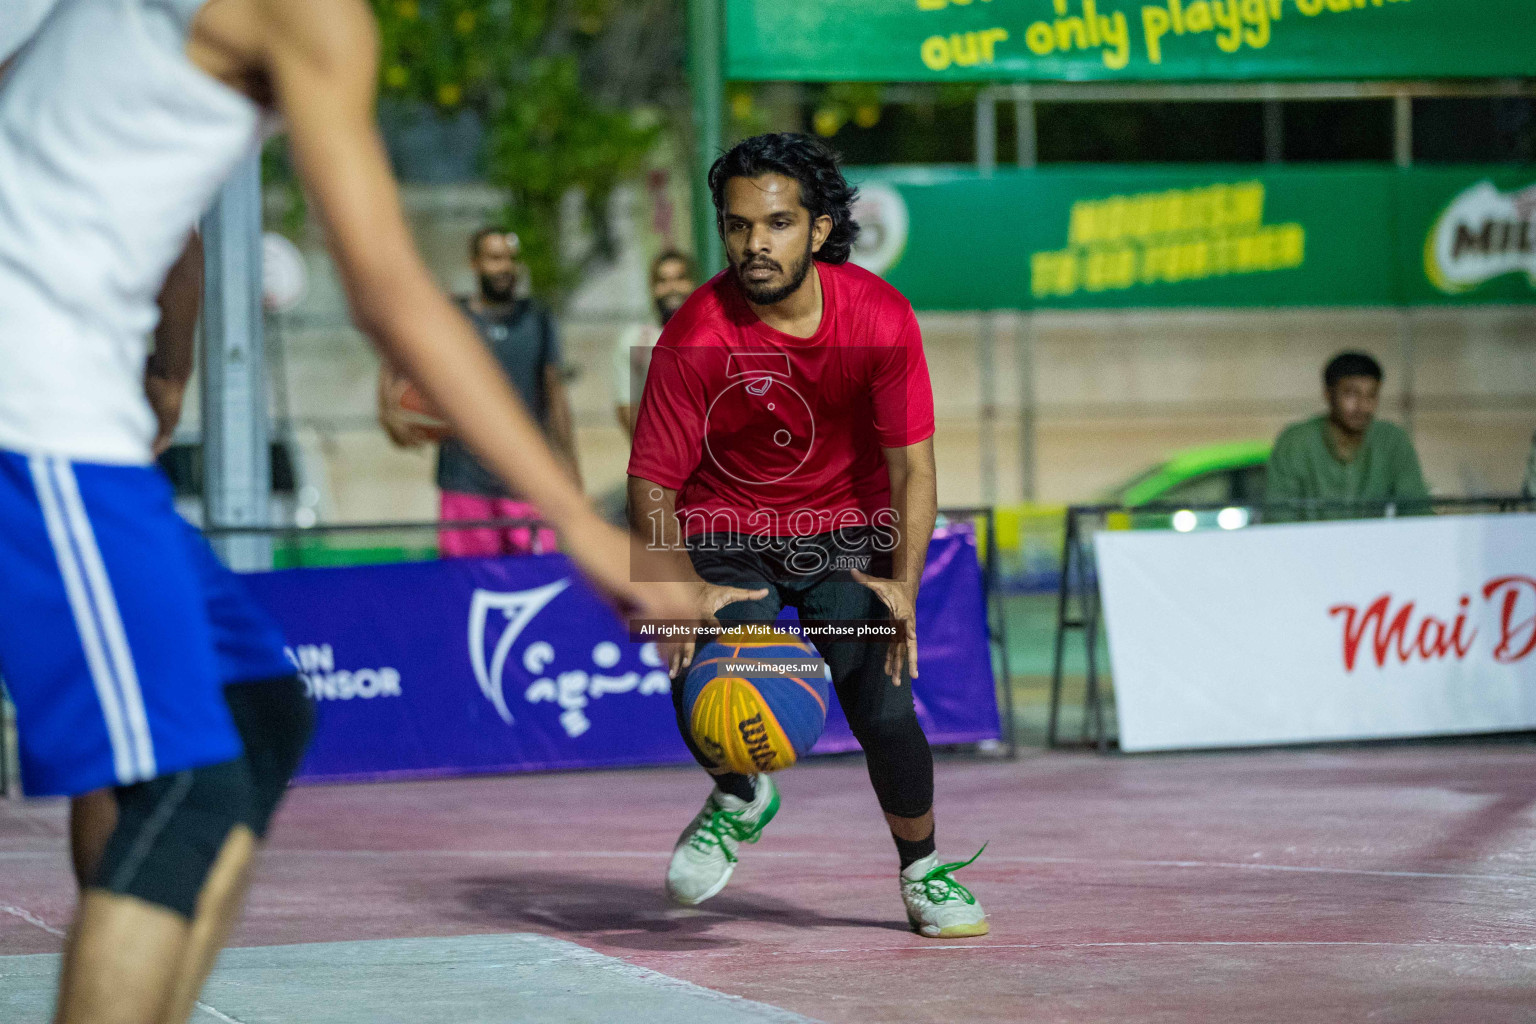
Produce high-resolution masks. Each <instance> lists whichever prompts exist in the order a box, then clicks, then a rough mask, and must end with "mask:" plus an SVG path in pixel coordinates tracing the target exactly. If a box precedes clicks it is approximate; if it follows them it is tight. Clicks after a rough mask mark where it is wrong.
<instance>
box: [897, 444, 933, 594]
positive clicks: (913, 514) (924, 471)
mask: <svg viewBox="0 0 1536 1024" xmlns="http://www.w3.org/2000/svg"><path fill="white" fill-rule="evenodd" d="M924 456H925V451H924V450H923V449H921V448H919V449H917V450H915V451H913V450H907V451H904V452H902V453H901V454H900V455H898V456H896V457H894V458H892V459H891V460H890V463H889V468H890V476H891V507H892V509H893V510H894V511H895V512H896V514H897V516H898V517H899V518H898V520H897V541H896V549H895V551H893V552H892V555H891V571H892V572H893V573H894V574H895V577H896V579H897V580H899V581H901V582H902V583H905V584H907V585H908V586H910V587H911V588H912V593H913V594H916V593H917V589H918V587H919V585H920V584H921V583H922V581H923V568H924V567H925V566H926V565H927V564H928V543H929V541H931V540H932V539H933V525H934V523H935V522H937V521H938V515H939V494H938V478H937V475H936V474H935V473H934V470H933V465H932V463H931V461H930V460H929V459H928V458H925V457H924Z"/></svg>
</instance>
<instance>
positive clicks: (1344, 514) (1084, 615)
mask: <svg viewBox="0 0 1536 1024" xmlns="http://www.w3.org/2000/svg"><path fill="white" fill-rule="evenodd" d="M1532 511H1536V498H1532V497H1518V496H1510V495H1494V496H1488V497H1471V498H1430V499H1428V500H1427V501H1423V500H1410V501H1406V502H1402V501H1369V502H1364V501H1323V500H1317V499H1296V500H1288V501H1273V502H1259V503H1252V504H1245V503H1243V502H1231V501H1228V502H1209V503H1194V504H1177V503H1172V502H1156V503H1152V504H1147V505H1135V506H1130V505H1072V506H1069V507H1068V508H1067V511H1066V530H1065V537H1064V540H1063V542H1062V553H1061V560H1062V565H1061V584H1060V587H1059V589H1058V594H1057V601H1056V635H1055V641H1054V648H1053V652H1052V663H1051V696H1050V718H1049V723H1048V725H1047V727H1046V746H1048V747H1051V748H1057V747H1061V746H1066V745H1067V744H1064V743H1062V742H1061V740H1060V725H1061V711H1062V704H1063V689H1064V684H1065V676H1066V655H1067V649H1068V648H1067V645H1068V640H1067V636H1068V634H1069V633H1077V634H1080V635H1081V638H1082V644H1083V659H1084V665H1085V668H1086V671H1085V673H1084V679H1083V704H1082V723H1081V728H1080V730H1079V736H1078V739H1077V742H1076V743H1075V744H1073V745H1075V746H1088V747H1093V748H1095V749H1097V750H1099V751H1100V752H1105V751H1108V750H1109V749H1110V745H1111V743H1112V742H1113V737H1112V736H1111V733H1110V729H1109V726H1108V724H1107V718H1108V709H1107V708H1106V692H1107V691H1108V690H1109V685H1110V683H1111V681H1112V677H1106V673H1104V672H1103V671H1102V670H1101V668H1100V664H1099V663H1100V655H1101V654H1102V653H1103V652H1102V651H1101V650H1100V647H1099V642H1100V639H1101V630H1100V626H1101V623H1102V621H1103V609H1102V606H1101V602H1100V597H1099V578H1098V571H1097V568H1096V566H1095V564H1094V557H1093V536H1094V534H1096V533H1098V532H1099V531H1100V530H1103V529H1121V530H1125V529H1164V530H1168V529H1171V530H1176V531H1178V532H1181V533H1187V532H1192V531H1194V530H1199V529H1212V528H1214V529H1225V530H1233V529H1242V528H1245V527H1248V526H1257V525H1261V524H1263V523H1266V522H1267V523H1276V522H1283V523H1297V522H1323V521H1336V520H1347V519H1390V518H1394V517H1398V516H1409V515H1437V514H1457V513H1460V514H1503V513H1509V512H1532Z"/></svg>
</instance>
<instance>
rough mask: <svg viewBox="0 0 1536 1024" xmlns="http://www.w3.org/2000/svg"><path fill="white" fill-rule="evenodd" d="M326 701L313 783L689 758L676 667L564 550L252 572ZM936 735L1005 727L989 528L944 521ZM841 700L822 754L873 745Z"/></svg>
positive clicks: (932, 718) (924, 674) (929, 599)
mask: <svg viewBox="0 0 1536 1024" xmlns="http://www.w3.org/2000/svg"><path fill="white" fill-rule="evenodd" d="M245 579H246V580H247V581H248V583H249V584H250V587H251V590H252V592H253V593H254V594H255V595H256V597H257V599H258V600H259V601H261V602H262V603H263V604H264V605H265V606H266V607H267V608H268V609H269V610H270V611H271V612H272V614H273V615H275V616H276V617H277V620H278V622H279V623H280V624H281V625H282V627H283V631H284V633H285V634H286V635H287V637H288V640H289V644H290V647H289V650H290V653H291V655H292V657H293V658H294V660H295V661H296V662H297V663H298V665H299V668H300V670H301V672H302V673H303V675H304V678H305V680H306V683H307V685H308V687H309V689H310V692H311V695H312V696H313V697H314V698H315V701H316V705H317V711H318V724H317V727H316V731H315V740H314V744H313V746H312V747H311V749H310V753H309V756H308V758H307V759H306V760H305V762H304V765H303V768H302V769H301V770H300V778H303V779H308V780H315V781H342V780H357V781H362V780H369V779H385V778H410V777H420V776H430V775H466V774H474V773H481V772H507V771H534V770H547V769H556V768H597V767H612V766H618V765H649V764H669V763H679V762H686V761H688V760H690V758H689V755H688V751H687V748H686V747H684V746H683V742H682V740H681V738H679V736H678V735H677V726H676V724H675V720H674V718H673V713H672V701H671V697H670V696H669V694H670V687H669V681H668V679H667V673H666V670H665V669H664V668H663V667H662V665H661V661H660V659H659V658H658V657H657V655H656V650H655V647H654V645H651V644H645V645H640V644H635V643H632V642H630V641H629V639H628V636H627V634H626V632H625V629H624V627H623V625H622V624H621V623H620V621H619V619H618V618H617V617H616V616H615V615H614V613H613V612H612V611H611V610H610V609H609V608H608V606H607V605H605V604H604V603H603V602H602V600H601V599H599V598H598V597H597V596H596V594H595V593H594V592H593V591H592V590H591V589H589V588H588V587H587V585H586V584H585V582H583V581H582V580H581V578H580V577H579V576H577V575H576V573H575V571H574V570H573V568H572V566H571V563H570V562H569V561H568V560H567V559H566V558H565V557H563V556H561V555H530V556H525V557H521V558H495V559H492V558H486V559H479V558H476V559H453V560H445V561H439V562H418V563H410V564H402V565H381V566H366V567H349V568H337V569H288V570H282V571H278V572H268V573H253V574H251V575H249V576H246V577H245ZM917 618H918V639H919V654H918V656H919V659H920V674H919V677H918V679H917V680H916V681H915V683H914V685H913V695H914V697H915V698H916V700H917V706H918V717H919V718H920V720H921V721H922V724H923V728H924V730H925V731H926V732H927V734H928V738H929V739H930V740H931V741H932V742H934V743H970V742H976V741H978V740H983V739H994V738H997V737H998V736H1000V735H1001V730H1000V720H999V717H998V712H997V699H996V692H995V690H994V688H993V682H992V667H991V655H990V652H989V649H988V644H987V627H986V621H987V620H986V604H985V598H984V595H983V590H982V583H981V570H980V568H979V566H978V563H977V560H976V537H975V533H974V531H973V530H972V529H971V528H970V527H969V526H951V527H946V528H944V529H942V530H940V531H938V532H936V533H935V535H934V539H933V543H932V545H931V546H930V548H929V552H928V565H927V568H926V569H925V570H924V572H923V586H922V589H921V591H920V592H919V596H918V602H917ZM857 747H858V744H857V743H856V741H855V740H854V738H853V736H852V734H851V733H850V732H849V731H848V724H847V722H846V720H845V719H844V718H843V714H842V711H841V710H840V709H839V708H838V707H837V706H836V702H835V701H834V703H833V707H832V711H831V714H830V715H829V718H828V721H827V730H826V733H825V734H824V735H823V736H822V739H821V742H819V743H818V744H817V745H816V750H817V751H818V752H835V751H842V750H854V749H857Z"/></svg>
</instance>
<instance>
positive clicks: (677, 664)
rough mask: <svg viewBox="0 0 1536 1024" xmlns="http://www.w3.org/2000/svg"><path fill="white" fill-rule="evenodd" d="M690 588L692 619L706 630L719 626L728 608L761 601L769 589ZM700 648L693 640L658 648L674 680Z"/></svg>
mask: <svg viewBox="0 0 1536 1024" xmlns="http://www.w3.org/2000/svg"><path fill="white" fill-rule="evenodd" d="M687 586H688V587H689V591H690V595H691V601H692V608H691V610H692V614H691V615H690V616H689V617H690V618H694V619H697V620H698V621H699V622H701V623H703V624H704V625H706V626H717V625H719V624H720V623H719V621H718V620H717V619H716V618H715V613H716V612H718V611H719V610H720V609H721V608H724V607H725V606H726V605H728V604H735V603H736V602H737V601H757V600H760V599H762V598H765V597H767V596H768V588H767V587H759V588H758V589H756V590H747V589H746V588H744V587H726V586H721V585H720V584H718V583H706V582H704V581H703V580H698V581H696V582H694V583H690V584H687ZM697 647H698V641H697V640H696V639H694V638H691V637H690V638H689V639H687V640H672V641H669V642H667V643H661V644H657V645H656V648H657V650H658V651H660V652H661V656H662V658H663V659H664V660H665V661H666V663H667V672H668V673H669V674H670V675H671V676H672V677H673V678H674V679H675V678H677V674H678V673H679V672H681V671H683V670H684V669H685V668H687V667H688V666H689V665H690V664H692V662H693V655H694V652H695V650H696V649H697Z"/></svg>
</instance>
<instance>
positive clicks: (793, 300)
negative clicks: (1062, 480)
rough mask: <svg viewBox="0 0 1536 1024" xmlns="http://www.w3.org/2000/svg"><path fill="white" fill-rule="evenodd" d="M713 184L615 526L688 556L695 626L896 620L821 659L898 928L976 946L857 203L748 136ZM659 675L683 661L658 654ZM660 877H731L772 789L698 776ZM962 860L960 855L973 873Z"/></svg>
mask: <svg viewBox="0 0 1536 1024" xmlns="http://www.w3.org/2000/svg"><path fill="white" fill-rule="evenodd" d="M709 184H710V189H711V192H712V193H713V197H714V203H715V209H716V212H717V215H718V218H719V228H720V232H721V236H722V238H723V239H724V241H725V248H726V255H727V257H728V259H729V261H730V267H729V269H727V270H725V271H724V272H722V273H720V274H719V275H717V276H716V277H715V278H714V279H713V280H712V281H710V282H709V283H708V284H706V285H705V286H704V287H703V288H700V289H699V290H698V291H697V292H695V293H694V294H693V296H692V297H691V298H689V300H688V302H687V303H686V304H685V305H684V306H683V308H682V309H681V310H679V311H678V312H677V314H676V315H675V316H673V318H672V320H671V321H670V322H669V323H668V324H667V328H666V330H665V331H664V332H663V334H662V337H661V340H660V341H659V342H658V343H657V345H656V351H655V355H654V356H653V357H652V362H651V369H650V373H649V375H648V377H647V379H646V387H645V393H644V396H643V397H642V399H641V402H640V412H639V415H638V417H637V420H636V426H635V438H634V448H633V451H632V453H631V455H630V461H629V502H630V508H631V510H632V518H633V521H634V524H635V526H636V528H637V529H638V530H639V532H640V533H641V535H642V536H645V537H647V538H648V539H649V542H650V543H651V545H652V546H653V547H668V546H675V545H676V544H677V543H678V541H679V539H681V540H682V542H683V543H684V545H685V546H686V550H687V553H688V556H689V563H690V564H691V567H692V573H691V575H692V576H693V578H692V580H691V581H690V582H691V583H692V584H693V585H694V587H695V592H696V594H697V602H698V612H699V614H700V617H701V618H708V617H710V616H711V615H715V616H716V617H718V619H719V620H720V621H721V622H723V623H727V624H730V623H747V622H754V623H755V622H772V621H773V620H774V619H775V618H776V617H777V616H778V613H779V612H780V611H781V610H782V609H783V607H784V606H785V605H791V606H793V607H795V608H796V609H797V610H798V611H799V613H800V618H801V621H802V622H805V623H825V622H838V621H845V622H846V621H854V620H886V619H894V620H897V621H899V622H901V623H903V624H904V626H905V633H904V637H903V639H901V640H899V641H898V642H896V643H894V644H890V645H886V644H877V643H874V642H868V641H860V640H848V641H836V642H832V641H827V640H821V639H819V640H817V641H816V646H817V648H818V650H820V652H821V653H822V655H823V657H824V658H825V659H826V662H827V665H828V667H829V668H830V670H831V674H832V683H833V685H834V687H835V688H836V689H837V695H838V701H839V702H840V703H841V705H842V707H843V710H844V712H845V713H846V714H847V716H848V721H849V724H850V725H851V726H852V728H853V732H854V735H855V736H856V737H857V738H858V740H859V743H860V744H861V745H862V746H863V748H864V752H865V755H866V758H867V760H868V764H869V775H870V780H871V782H872V783H873V784H874V789H875V794H876V796H877V798H878V799H879V802H880V807H881V809H882V810H883V811H884V812H885V817H886V821H887V822H888V823H889V825H890V829H891V834H892V837H893V838H894V839H895V841H896V848H897V852H898V854H899V855H900V858H901V873H900V886H901V892H902V897H903V900H904V902H905V903H906V908H907V916H908V920H909V921H910V922H911V924H912V926H913V928H915V929H916V930H917V931H918V932H919V933H921V934H923V935H927V936H930V937H946V938H947V937H955V936H965V935H981V934H985V933H986V931H987V919H986V914H985V913H984V912H983V911H982V909H981V906H980V904H978V903H977V901H976V899H975V897H974V896H972V895H971V893H970V892H969V891H968V890H967V889H966V888H965V887H964V886H962V885H961V884H960V883H959V882H957V881H955V879H954V878H953V877H952V874H951V872H953V871H954V870H955V869H956V868H958V867H961V866H963V865H962V864H958V863H951V864H941V863H940V862H939V860H938V856H937V854H936V852H935V846H934V825H933V756H932V754H931V752H930V751H929V748H928V741H927V738H926V737H925V736H924V735H923V731H922V728H921V726H920V725H919V724H918V721H917V714H916V711H915V709H914V707H913V703H912V691H911V687H910V686H908V685H906V678H905V675H904V669H910V671H911V674H913V675H916V673H917V636H916V631H915V620H914V609H915V606H916V600H917V588H918V583H919V581H920V580H921V578H922V570H923V564H924V561H925V559H926V557H927V549H928V541H929V538H930V537H931V536H932V533H933V524H934V518H935V515H936V514H937V505H938V499H937V489H936V485H935V476H934V462H933V391H932V387H931V385H930V383H929V379H928V366H927V362H926V361H925V359H924V357H923V347H922V337H921V335H920V333H919V330H918V325H917V319H916V317H915V316H914V315H913V313H912V307H911V305H910V304H909V303H908V302H907V300H906V299H905V298H903V297H902V295H901V294H900V293H899V292H897V291H896V290H895V289H894V288H892V287H890V286H889V285H887V284H886V283H885V282H884V281H882V280H880V279H879V278H878V277H876V276H875V275H873V274H871V273H869V272H867V271H865V270H863V269H861V268H859V267H857V266H854V265H852V264H850V263H848V257H849V254H850V252H851V251H852V248H853V241H854V238H855V237H856V235H857V233H858V225H857V224H856V223H854V221H853V219H852V216H851V214H850V207H851V203H852V201H853V199H854V197H855V196H856V192H855V190H854V189H853V188H852V187H851V186H850V185H849V184H848V182H847V181H846V180H845V179H844V178H843V175H842V172H841V170H840V169H839V168H838V166H837V160H836V158H835V157H834V156H833V154H832V153H831V151H829V150H828V149H827V148H826V147H825V146H823V145H822V144H821V143H820V142H818V141H816V140H814V139H812V138H809V137H807V136H804V135H789V134H775V135H761V136H758V137H756V138H752V139H748V140H747V141H745V142H743V143H741V144H739V145H738V146H736V147H735V148H734V149H732V150H731V151H730V152H729V153H727V154H726V155H725V156H723V157H721V158H720V159H719V160H718V161H717V162H716V163H715V165H714V167H713V168H712V169H711V171H710V175H709ZM670 655H671V667H672V669H673V672H674V675H677V674H679V673H680V672H681V671H682V670H683V669H684V668H685V666H686V664H687V661H688V659H689V658H690V657H691V655H692V645H691V644H686V645H679V646H678V647H676V648H674V649H672V650H671V652H670ZM681 690H682V687H681V686H680V685H678V686H674V687H673V703H674V705H675V706H676V707H677V709H678V726H679V729H680V730H681V731H682V734H683V738H684V740H685V741H687V743H688V746H689V749H690V750H692V752H693V755H694V757H695V758H696V759H697V760H698V761H699V763H700V764H701V765H703V766H704V767H705V768H706V769H707V770H708V771H709V772H710V773H711V774H712V775H713V776H714V779H715V788H714V790H713V791H712V792H711V793H710V795H709V798H708V799H707V800H706V801H705V803H704V808H703V810H701V811H700V812H699V814H698V816H697V817H695V818H694V820H693V821H692V822H691V823H690V824H689V826H688V827H687V828H686V829H685V830H684V831H683V834H682V836H681V837H680V838H679V840H678V843H677V846H676V848H675V849H674V851H673V855H672V861H671V864H670V866H669V868H668V872H667V890H668V893H669V894H670V895H671V896H672V898H673V899H674V900H677V901H678V902H680V903H687V904H694V903H701V902H703V901H704V900H706V899H708V898H710V897H711V896H713V895H715V894H716V893H718V892H719V891H720V890H721V889H723V888H724V887H725V884H726V882H727V881H729V880H730V876H731V873H732V871H733V870H734V868H735V864H736V860H737V855H738V851H739V845H740V843H742V842H748V843H752V842H756V841H757V839H758V837H759V835H761V833H762V829H763V827H764V826H766V825H767V824H768V822H769V820H771V819H772V818H773V816H774V815H775V814H776V813H777V811H778V806H779V797H778V793H777V790H776V787H775V786H774V784H773V781H772V779H771V778H770V777H769V776H768V775H751V776H749V775H738V774H735V773H731V772H727V771H724V770H722V769H720V768H718V767H717V766H715V765H714V764H713V763H712V762H711V761H710V760H709V758H708V757H706V756H705V755H704V754H703V753H702V752H701V751H700V750H699V749H698V746H697V745H696V744H695V743H694V741H693V738H692V736H691V735H690V730H689V728H688V723H687V721H686V719H685V718H684V716H683V712H682V706H681ZM973 859H974V858H973Z"/></svg>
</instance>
